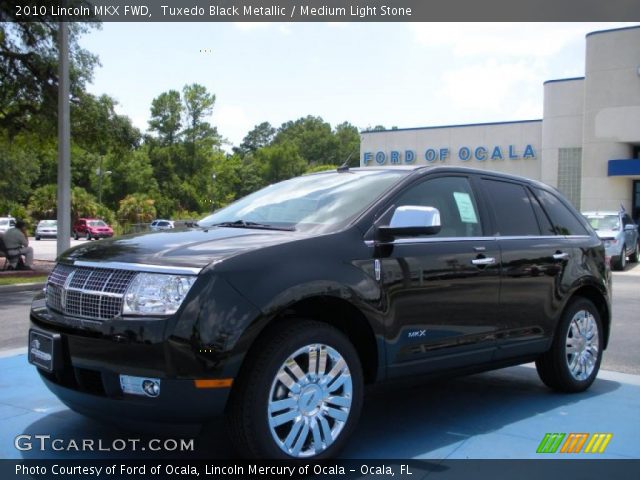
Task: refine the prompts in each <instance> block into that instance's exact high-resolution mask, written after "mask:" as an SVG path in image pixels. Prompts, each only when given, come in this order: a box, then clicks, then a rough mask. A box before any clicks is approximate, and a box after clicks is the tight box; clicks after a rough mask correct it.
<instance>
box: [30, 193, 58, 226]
mask: <svg viewBox="0 0 640 480" xmlns="http://www.w3.org/2000/svg"><path fill="white" fill-rule="evenodd" d="M57 196H58V186H57V185H55V184H49V185H43V186H42V187H38V188H36V189H35V190H34V191H33V193H32V194H31V198H30V199H29V205H28V209H29V212H31V216H32V217H33V218H34V219H36V220H43V219H53V218H56V217H57V215H58V204H57V203H56V198H57Z"/></svg>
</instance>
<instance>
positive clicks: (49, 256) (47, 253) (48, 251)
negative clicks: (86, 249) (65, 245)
mask: <svg viewBox="0 0 640 480" xmlns="http://www.w3.org/2000/svg"><path fill="white" fill-rule="evenodd" d="M86 241H87V240H84V239H83V240H74V239H73V238H72V239H71V246H72V247H75V246H76V245H80V244H81V243H84V242H86ZM29 245H30V246H32V247H33V258H35V259H36V260H47V261H50V262H52V261H54V260H55V259H56V257H57V255H56V249H57V245H58V242H57V240H56V239H55V238H43V239H42V240H36V239H35V238H34V237H29Z"/></svg>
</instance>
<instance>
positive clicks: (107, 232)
mask: <svg viewBox="0 0 640 480" xmlns="http://www.w3.org/2000/svg"><path fill="white" fill-rule="evenodd" d="M80 237H85V238H86V239H87V240H91V239H92V238H94V239H96V240H98V239H99V238H109V237H113V229H112V228H111V227H110V226H109V225H107V224H106V223H105V222H104V220H100V219H97V218H79V219H78V220H76V221H75V223H74V224H73V238H75V239H76V240H78V239H79V238H80Z"/></svg>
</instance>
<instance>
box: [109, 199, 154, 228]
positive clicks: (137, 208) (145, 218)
mask: <svg viewBox="0 0 640 480" xmlns="http://www.w3.org/2000/svg"><path fill="white" fill-rule="evenodd" d="M154 203H155V202H154V200H153V199H152V198H151V197H149V196H148V195H146V194H144V193H134V194H132V195H127V196H126V197H124V198H123V199H122V200H120V208H118V218H119V219H120V220H121V221H124V222H129V223H148V222H150V221H151V220H153V219H154V218H155V216H156V207H155V206H154Z"/></svg>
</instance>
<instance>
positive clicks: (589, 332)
mask: <svg viewBox="0 0 640 480" xmlns="http://www.w3.org/2000/svg"><path fill="white" fill-rule="evenodd" d="M598 355H599V339H598V323H597V322H596V319H595V317H594V316H593V315H592V314H591V312H589V311H588V310H579V311H577V312H576V313H575V315H574V316H573V318H572V319H571V323H570V324H569V330H568V331H567V340H566V357H567V366H568V367H569V372H571V375H572V376H573V378H575V379H576V380H586V379H587V378H589V376H590V375H591V373H592V372H593V369H594V368H595V366H596V363H597V361H598Z"/></svg>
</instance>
